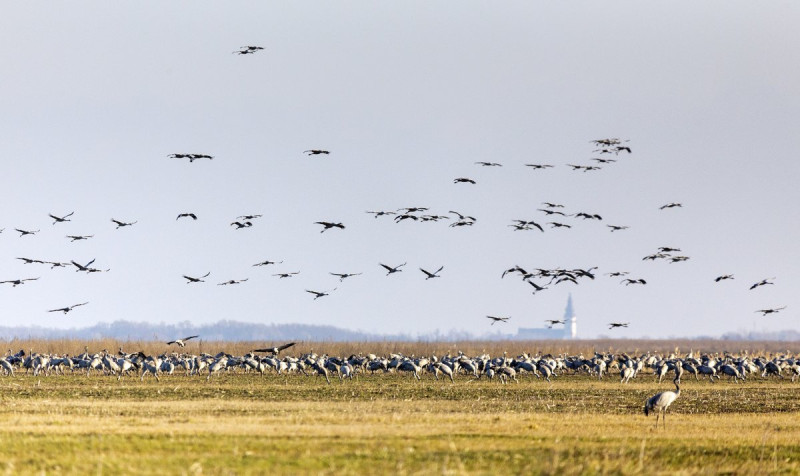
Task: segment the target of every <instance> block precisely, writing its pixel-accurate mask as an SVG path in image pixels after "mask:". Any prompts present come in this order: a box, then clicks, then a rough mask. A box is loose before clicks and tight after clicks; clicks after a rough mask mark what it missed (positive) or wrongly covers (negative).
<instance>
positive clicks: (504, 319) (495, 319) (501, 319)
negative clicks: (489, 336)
mask: <svg viewBox="0 0 800 476" xmlns="http://www.w3.org/2000/svg"><path fill="white" fill-rule="evenodd" d="M486 318H487V319H491V320H492V325H495V324H497V323H498V322H508V320H509V319H511V316H508V317H497V316H486Z"/></svg>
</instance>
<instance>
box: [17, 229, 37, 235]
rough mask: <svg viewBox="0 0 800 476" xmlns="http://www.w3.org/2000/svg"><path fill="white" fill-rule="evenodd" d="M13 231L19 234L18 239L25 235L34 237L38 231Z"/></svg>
mask: <svg viewBox="0 0 800 476" xmlns="http://www.w3.org/2000/svg"><path fill="white" fill-rule="evenodd" d="M14 229H15V230H17V231H18V232H19V236H20V237H23V236H25V235H35V234H37V233H39V230H22V229H20V228H14Z"/></svg>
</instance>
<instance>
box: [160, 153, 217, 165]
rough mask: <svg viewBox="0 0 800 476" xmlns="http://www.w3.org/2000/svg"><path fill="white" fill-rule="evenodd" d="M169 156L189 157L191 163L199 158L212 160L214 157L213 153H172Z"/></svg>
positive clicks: (177, 157)
mask: <svg viewBox="0 0 800 476" xmlns="http://www.w3.org/2000/svg"><path fill="white" fill-rule="evenodd" d="M169 157H170V158H173V159H189V163H192V162H194V161H195V160H198V159H209V160H211V159H213V158H214V156H213V155H208V154H170V155H169Z"/></svg>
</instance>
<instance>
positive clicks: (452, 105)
mask: <svg viewBox="0 0 800 476" xmlns="http://www.w3.org/2000/svg"><path fill="white" fill-rule="evenodd" d="M798 20H800V5H797V4H796V3H795V2H786V1H784V2H780V1H779V2H768V3H764V2H762V3H758V4H755V3H752V2H742V1H734V2H730V1H726V2H721V1H711V2H669V3H668V4H667V3H653V2H633V1H631V2H603V3H597V2H588V1H578V2H504V3H503V4H502V6H498V5H494V4H488V3H486V2H471V1H466V2H459V3H458V6H457V7H456V6H455V5H454V4H453V3H452V2H438V1H434V2H429V1H425V2H402V3H396V2H369V3H367V2H240V1H234V2H224V3H219V2H207V1H191V2H161V1H158V2H155V1H142V2H135V3H124V4H120V3H109V2H99V1H86V2H79V3H70V4H65V3H62V4H53V3H44V2H3V15H2V16H0V64H2V74H1V75H0V107H1V108H2V112H3V113H2V114H0V130H2V136H1V137H2V140H0V189H1V190H2V192H3V197H4V201H3V205H2V207H0V229H4V231H3V232H2V233H0V281H7V280H14V279H21V278H39V279H38V280H35V281H27V282H25V283H24V284H23V285H20V286H16V287H14V286H12V285H11V284H10V283H5V284H2V285H0V316H2V324H3V325H37V326H46V327H58V328H69V327H81V326H86V325H91V324H94V323H97V322H111V321H114V320H118V319H125V320H133V321H148V322H165V323H177V322H183V321H191V322H194V323H197V324H204V323H211V322H216V321H218V320H221V319H231V320H238V321H245V322H257V323H265V324H271V323H275V324H281V323H305V324H325V325H333V326H337V327H344V328H348V329H353V330H363V331H369V332H379V333H406V334H410V335H419V334H427V333H432V332H436V331H437V330H438V331H440V332H442V333H445V332H448V331H450V330H460V331H468V332H472V333H475V334H484V333H487V332H499V333H514V332H516V329H517V328H520V327H525V328H528V327H534V328H535V327H543V326H544V325H545V323H544V321H545V320H547V319H559V318H561V317H562V315H563V313H564V308H565V306H566V301H567V297H568V295H569V294H570V293H571V294H572V297H573V302H574V307H575V310H576V314H577V316H578V322H579V324H578V335H579V337H582V338H593V337H598V336H611V337H652V338H667V337H670V336H696V335H711V336H714V335H721V334H724V333H726V332H736V331H745V332H747V331H777V330H781V329H796V328H797V325H798V321H799V320H798V311H800V301H798V297H797V296H798V294H797V289H799V288H800V274H799V273H798V270H800V255H799V254H798V253H797V252H796V244H797V242H798V238H800V221H798V220H797V212H796V206H797V204H798V203H799V202H800V192H798V188H797V187H798V185H797V181H798V177H800V161H798V160H797V151H798V150H800V135H798V134H797V131H798V130H800V115H799V114H798V111H800V50H799V49H798V48H796V45H798V44H800V29H797V28H796V25H797V23H798ZM245 45H257V46H261V47H263V48H264V49H263V50H259V51H258V52H257V53H255V54H248V55H239V54H235V53H234V52H236V51H238V50H239V48H240V47H242V46H245ZM602 138H619V139H621V140H624V141H627V142H624V145H626V146H628V147H630V148H631V153H630V154H628V153H626V152H621V153H619V154H600V153H598V152H595V149H597V147H596V146H595V145H594V144H593V143H592V142H591V141H592V140H595V139H602ZM309 149H324V150H328V151H330V154H327V155H324V154H321V155H314V156H308V155H306V154H304V151H306V150H309ZM176 153H198V154H209V155H212V156H213V157H214V158H213V160H208V159H200V160H197V161H194V162H191V163H190V162H188V161H187V160H185V159H174V158H170V157H169V155H170V154H176ZM593 158H610V159H615V160H616V162H613V163H608V164H598V163H596V162H595V161H592V159H593ZM479 161H487V162H496V163H500V164H502V167H483V166H481V165H478V164H476V162H479ZM530 163H540V164H551V165H553V166H554V167H553V168H551V169H546V170H533V169H531V168H530V167H526V166H525V165H524V164H530ZM567 164H576V165H600V166H601V169H600V170H592V171H580V170H578V171H575V170H572V168H571V167H570V166H568V165H567ZM459 177H465V178H470V179H472V180H474V181H475V182H476V183H475V184H469V183H454V179H455V178H459ZM545 201H548V202H553V203H558V204H563V205H564V208H563V209H560V210H563V211H564V212H565V213H570V214H574V213H578V212H584V213H590V214H598V215H600V216H602V218H603V219H602V221H598V220H583V219H581V218H578V217H560V216H559V217H557V218H558V220H554V219H553V218H551V217H547V216H545V215H544V213H543V212H541V211H539V209H540V208H544V206H543V205H542V202H545ZM673 202H675V203H680V204H681V205H682V206H681V207H675V208H669V209H664V210H661V209H660V207H661V206H663V205H665V204H668V203H673ZM403 207H428V208H429V211H428V212H427V213H431V214H436V215H448V216H449V217H450V219H449V220H440V221H438V222H425V223H421V222H413V221H412V220H405V221H403V222H400V223H395V221H394V219H393V218H394V217H392V216H382V217H378V218H375V217H373V215H370V214H368V213H366V212H367V211H378V210H386V211H396V210H398V209H400V208H403ZM451 210H452V211H457V212H460V213H462V214H465V215H470V216H473V217H475V218H476V221H475V223H474V225H472V226H463V227H451V226H449V225H451V224H452V223H454V222H455V220H454V219H455V218H456V216H455V215H454V214H452V213H449V212H450V211H451ZM70 212H74V215H72V216H70V217H69V218H70V220H71V221H69V222H64V223H57V224H53V220H52V219H50V218H49V216H48V214H51V213H52V214H54V215H57V216H63V215H66V214H68V213H70ZM188 212H192V213H195V214H196V215H197V217H198V219H197V220H196V221H194V220H191V219H188V218H181V219H179V220H177V219H176V216H177V215H178V214H179V213H188ZM253 214H260V215H262V216H261V217H259V218H257V219H254V220H252V224H253V226H252V227H249V228H246V229H235V227H234V226H231V225H230V224H231V223H232V222H234V221H236V220H237V217H239V216H242V215H253ZM112 218H114V219H118V220H122V221H128V222H133V221H136V222H137V223H136V224H135V225H133V226H129V227H124V228H120V229H116V228H115V225H114V224H113V223H112V222H111V219H112ZM516 219H520V220H534V221H536V222H537V223H539V224H541V225H542V226H543V228H544V232H540V231H539V230H536V229H534V230H531V231H515V230H514V229H513V228H512V227H510V226H509V225H511V224H512V222H513V220H516ZM319 221H330V222H337V223H339V222H340V223H342V224H344V225H345V228H344V229H337V228H334V229H331V230H328V231H325V232H324V233H321V229H322V227H321V226H320V225H318V224H315V222H319ZM550 221H558V222H562V223H565V224H569V225H571V228H551V225H548V224H547V223H548V222H550ZM610 224H613V225H624V226H628V227H629V228H628V229H626V230H622V231H618V232H611V231H610V229H609V228H608V227H607V226H606V225H610ZM15 228H19V229H25V230H41V231H40V232H38V233H37V234H35V235H33V236H20V233H18V232H16V231H15ZM67 235H93V237H92V238H90V239H88V240H82V241H76V242H71V241H70V240H69V239H68V238H66V236H67ZM662 246H666V247H673V248H679V249H680V250H681V251H680V252H676V253H673V254H675V255H683V256H688V257H689V258H690V259H689V260H688V261H684V262H678V263H669V262H666V261H665V260H657V261H644V260H642V258H643V257H644V256H647V255H650V254H653V253H655V252H656V251H657V250H658V248H659V247H662ZM19 257H26V258H32V259H39V260H45V261H58V262H70V261H72V260H75V261H76V262H79V263H82V264H83V263H87V262H89V261H90V260H92V259H95V260H96V261H95V262H94V264H93V266H95V267H97V268H98V269H103V270H105V269H109V271H108V272H101V273H92V274H86V273H82V272H78V271H76V268H75V267H69V268H56V269H50V267H49V266H48V265H42V264H24V263H23V262H22V260H18V259H17V258H19ZM264 260H271V261H283V263H280V264H275V265H270V266H264V267H255V266H253V264H255V263H259V262H262V261H264ZM379 263H384V264H388V265H390V266H396V265H399V264H402V263H407V265H406V266H404V267H403V268H401V269H402V272H400V273H395V274H392V275H390V276H387V275H386V270H385V269H383V268H382V267H381V266H380V265H379ZM440 266H444V268H443V270H442V271H441V273H440V275H441V277H440V278H436V279H429V280H426V279H425V275H424V274H423V273H422V272H421V271H419V268H425V269H426V270H429V271H435V270H436V269H438V268H439V267H440ZM514 266H521V267H523V268H525V269H529V270H533V269H535V268H546V269H550V268H565V269H573V268H584V269H588V268H592V267H597V269H596V270H594V273H595V279H593V280H591V279H588V278H584V279H581V280H579V284H577V285H576V284H573V283H570V282H565V283H560V284H554V283H551V284H549V285H548V286H547V289H546V290H544V291H541V292H538V293H536V294H533V293H532V292H531V291H532V290H533V288H532V287H531V286H529V285H527V284H526V283H524V282H523V281H522V280H521V278H520V277H519V276H514V275H513V274H512V275H507V276H506V277H505V278H501V275H502V274H503V271H504V270H507V269H509V268H512V267H514ZM297 271H299V272H300V274H297V275H295V276H294V277H292V278H287V279H280V278H278V277H276V276H273V275H274V274H276V273H281V272H297ZM622 271H626V272H629V273H630V274H629V275H628V276H627V277H630V278H634V279H638V278H643V279H645V280H646V281H647V284H646V285H629V286H626V285H624V284H622V283H621V282H620V281H621V278H619V277H616V278H613V277H610V276H607V275H606V273H612V272H622ZM207 272H210V273H211V274H210V276H209V277H208V278H206V282H204V283H187V280H186V279H184V278H183V277H182V276H183V275H189V276H195V277H199V276H202V275H204V274H205V273H207ZM330 273H362V274H361V275H358V276H354V277H351V278H348V279H346V280H344V281H343V282H340V281H339V279H338V278H337V277H335V276H332V275H330ZM723 274H733V275H734V279H732V280H724V281H721V282H718V283H717V282H715V281H714V278H716V277H717V276H720V275H723ZM245 278H246V279H247V281H245V282H242V283H240V284H237V285H227V286H221V285H219V284H218V283H221V282H224V281H228V280H231V279H234V280H242V279H245ZM765 278H770V282H773V283H774V284H773V285H765V286H761V287H758V288H756V289H754V290H750V289H749V287H750V286H751V285H752V284H754V283H756V282H759V281H761V280H762V279H765ZM771 278H774V279H771ZM536 282H537V283H538V284H539V285H546V284H547V280H546V279H537V280H536ZM307 290H315V291H324V292H328V291H330V295H328V296H324V297H322V298H320V299H317V300H315V299H314V296H313V295H312V294H311V293H308V292H306V291H307ZM82 302H88V304H87V305H85V306H82V307H78V308H75V309H74V310H73V311H72V312H70V313H68V314H64V313H61V312H48V310H51V309H55V308H60V307H64V306H69V305H72V304H77V303H82ZM783 306H786V309H784V310H782V311H780V312H778V313H774V314H770V315H768V316H762V315H761V314H760V313H758V312H756V311H757V310H759V309H769V308H778V307H783ZM487 315H494V316H508V317H510V319H509V320H508V322H507V323H501V324H498V325H494V326H490V321H489V320H488V319H486V316H487ZM610 322H629V323H630V325H629V327H628V328H622V329H614V330H613V331H612V330H609V329H608V324H609V323H610Z"/></svg>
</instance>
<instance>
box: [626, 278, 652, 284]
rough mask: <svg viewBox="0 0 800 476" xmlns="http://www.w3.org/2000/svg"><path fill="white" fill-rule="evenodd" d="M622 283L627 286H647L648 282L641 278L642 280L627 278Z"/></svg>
mask: <svg viewBox="0 0 800 476" xmlns="http://www.w3.org/2000/svg"><path fill="white" fill-rule="evenodd" d="M620 283H625V286H630V285H631V284H647V281H645V280H644V279H641V278H640V279H630V278H625V279H623V280H622V281H620Z"/></svg>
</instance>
